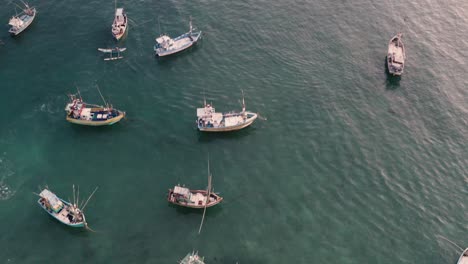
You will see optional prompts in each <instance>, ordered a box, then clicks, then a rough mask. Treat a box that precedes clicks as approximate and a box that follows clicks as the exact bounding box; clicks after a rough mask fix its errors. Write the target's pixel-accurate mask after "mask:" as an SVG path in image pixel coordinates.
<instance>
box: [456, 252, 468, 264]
mask: <svg viewBox="0 0 468 264" xmlns="http://www.w3.org/2000/svg"><path fill="white" fill-rule="evenodd" d="M467 263H468V248H467V249H465V250H464V251H463V253H462V254H461V256H460V258H459V259H458V261H457V264H467Z"/></svg>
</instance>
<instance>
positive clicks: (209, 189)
mask: <svg viewBox="0 0 468 264" xmlns="http://www.w3.org/2000/svg"><path fill="white" fill-rule="evenodd" d="M210 195H211V172H210V154H208V187H207V195H206V200H205V208H204V209H203V216H202V220H201V223H200V228H199V229H198V234H200V233H201V230H202V227H203V221H204V220H205V213H206V207H207V205H208V201H209V200H210Z"/></svg>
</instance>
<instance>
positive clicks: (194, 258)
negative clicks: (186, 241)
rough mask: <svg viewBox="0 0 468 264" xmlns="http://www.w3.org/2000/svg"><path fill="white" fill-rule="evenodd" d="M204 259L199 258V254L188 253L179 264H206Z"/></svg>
mask: <svg viewBox="0 0 468 264" xmlns="http://www.w3.org/2000/svg"><path fill="white" fill-rule="evenodd" d="M203 261H204V258H203V257H200V256H198V252H192V253H188V254H187V256H185V258H183V259H182V260H181V261H180V262H179V264H205V262H203Z"/></svg>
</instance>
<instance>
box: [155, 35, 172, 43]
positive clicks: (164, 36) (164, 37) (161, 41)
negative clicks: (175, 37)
mask: <svg viewBox="0 0 468 264" xmlns="http://www.w3.org/2000/svg"><path fill="white" fill-rule="evenodd" d="M169 40H171V38H170V37H169V36H166V35H162V36H160V37H159V38H156V42H157V43H159V44H162V43H163V42H165V41H169Z"/></svg>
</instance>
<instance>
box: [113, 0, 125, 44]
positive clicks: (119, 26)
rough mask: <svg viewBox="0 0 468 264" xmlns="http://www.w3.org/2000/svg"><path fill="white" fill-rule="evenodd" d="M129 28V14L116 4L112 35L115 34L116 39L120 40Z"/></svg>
mask: <svg viewBox="0 0 468 264" xmlns="http://www.w3.org/2000/svg"><path fill="white" fill-rule="evenodd" d="M116 5H117V3H116ZM127 28H128V19H127V14H126V13H125V11H124V9H123V8H117V6H116V7H115V17H114V22H113V23H112V35H113V36H114V38H115V39H116V40H120V39H121V38H122V37H123V36H124V35H125V32H126V31H127Z"/></svg>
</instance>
